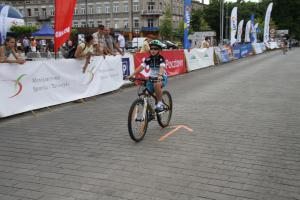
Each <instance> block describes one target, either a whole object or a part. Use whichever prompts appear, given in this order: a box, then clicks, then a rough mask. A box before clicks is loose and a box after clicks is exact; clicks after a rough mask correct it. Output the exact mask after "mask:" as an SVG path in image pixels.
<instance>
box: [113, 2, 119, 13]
mask: <svg viewBox="0 0 300 200" xmlns="http://www.w3.org/2000/svg"><path fill="white" fill-rule="evenodd" d="M113 12H114V13H117V12H119V3H114V7H113Z"/></svg>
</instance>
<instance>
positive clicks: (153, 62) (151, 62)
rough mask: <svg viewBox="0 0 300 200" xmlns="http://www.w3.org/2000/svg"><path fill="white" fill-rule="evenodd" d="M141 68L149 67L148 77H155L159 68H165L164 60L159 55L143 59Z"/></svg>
mask: <svg viewBox="0 0 300 200" xmlns="http://www.w3.org/2000/svg"><path fill="white" fill-rule="evenodd" d="M142 66H143V67H144V68H146V67H149V68H150V76H152V77H157V76H158V73H159V68H160V67H163V68H165V67H166V62H165V58H164V57H162V56H161V55H155V56H150V57H148V58H146V59H145V61H144V62H143V63H142Z"/></svg>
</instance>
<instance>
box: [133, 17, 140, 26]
mask: <svg viewBox="0 0 300 200" xmlns="http://www.w3.org/2000/svg"><path fill="white" fill-rule="evenodd" d="M133 24H134V27H135V28H139V27H140V22H139V20H138V19H135V20H134V22H133Z"/></svg>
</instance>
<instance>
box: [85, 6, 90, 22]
mask: <svg viewBox="0 0 300 200" xmlns="http://www.w3.org/2000/svg"><path fill="white" fill-rule="evenodd" d="M85 26H86V27H89V25H88V6H87V0H85Z"/></svg>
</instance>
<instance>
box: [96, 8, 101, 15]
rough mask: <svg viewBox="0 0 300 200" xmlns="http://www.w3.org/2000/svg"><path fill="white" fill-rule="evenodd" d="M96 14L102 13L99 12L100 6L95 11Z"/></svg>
mask: <svg viewBox="0 0 300 200" xmlns="http://www.w3.org/2000/svg"><path fill="white" fill-rule="evenodd" d="M96 12H97V14H100V13H101V12H102V11H101V6H98V7H97V9H96Z"/></svg>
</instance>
